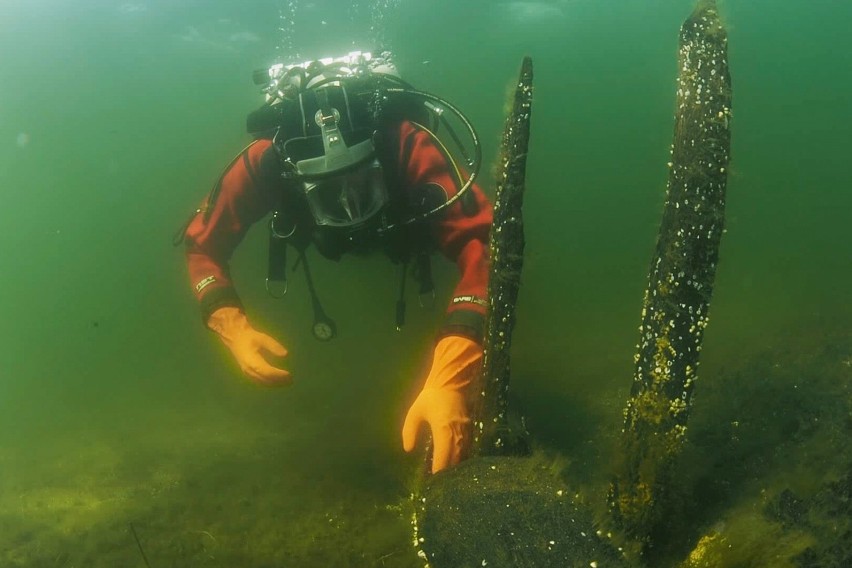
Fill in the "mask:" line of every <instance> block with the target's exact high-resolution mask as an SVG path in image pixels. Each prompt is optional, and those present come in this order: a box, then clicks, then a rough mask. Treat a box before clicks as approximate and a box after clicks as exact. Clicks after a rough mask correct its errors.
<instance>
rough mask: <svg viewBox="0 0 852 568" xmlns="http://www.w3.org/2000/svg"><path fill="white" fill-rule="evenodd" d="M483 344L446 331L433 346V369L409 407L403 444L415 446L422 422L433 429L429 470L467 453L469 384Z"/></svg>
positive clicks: (406, 449)
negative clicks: (445, 335) (446, 333)
mask: <svg viewBox="0 0 852 568" xmlns="http://www.w3.org/2000/svg"><path fill="white" fill-rule="evenodd" d="M481 362H482V347H480V346H479V345H478V344H477V343H475V342H474V341H471V340H470V339H467V338H466V337H460V336H458V335H449V336H447V337H444V338H443V339H441V340H440V341H439V342H438V345H436V346H435V355H434V358H433V359H432V370H431V371H429V376H428V377H427V378H426V383H425V384H424V385H423V390H422V391H420V394H419V395H418V396H417V399H416V400H415V401H414V404H412V405H411V408H410V409H409V410H408V415H407V416H406V417H405V424H404V425H403V426H402V446H403V448H405V451H406V452H410V451H411V450H413V449H414V447H415V445H416V443H417V433H418V432H419V431H420V427H421V426H422V425H423V423H424V422H426V423H428V424H429V428H430V429H431V430H432V446H433V450H432V473H437V472H439V471H441V470H442V469H444V468H446V467H448V466H451V465H455V464H457V463H459V462H460V461H461V460H463V459H464V458H465V457H467V452H468V451H469V449H470V448H469V446H470V435H471V432H470V429H471V424H470V406H471V402H472V401H471V400H470V397H471V395H472V391H474V389H473V388H472V387H471V385H472V384H473V383H474V381H475V379H476V378H477V376H478V375H479V368H480V363H481Z"/></svg>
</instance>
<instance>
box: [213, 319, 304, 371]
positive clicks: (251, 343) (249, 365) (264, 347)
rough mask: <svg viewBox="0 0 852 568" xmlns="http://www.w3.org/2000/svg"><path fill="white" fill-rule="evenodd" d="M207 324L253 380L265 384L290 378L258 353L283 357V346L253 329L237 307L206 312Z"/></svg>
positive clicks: (284, 350)
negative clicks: (208, 317) (207, 314)
mask: <svg viewBox="0 0 852 568" xmlns="http://www.w3.org/2000/svg"><path fill="white" fill-rule="evenodd" d="M207 327H209V328H210V329H212V330H213V331H215V332H216V333H218V334H219V337H221V338H222V342H223V343H224V344H225V345H226V346H227V347H228V349H230V350H231V353H233V354H234V358H235V359H236V360H237V363H238V364H239V365H240V368H241V369H242V371H243V373H244V374H245V375H246V376H247V377H248V378H249V379H251V380H252V381H253V382H255V383H258V384H262V385H267V386H282V385H289V384H290V383H291V382H292V378H291V377H290V373H289V372H287V371H285V370H284V369H279V368H277V367H274V366H272V365H270V364H269V362H268V361H267V360H266V358H265V357H264V356H263V354H262V351H266V352H268V353H269V354H271V355H274V356H275V357H286V356H287V350H286V349H285V348H284V346H283V345H281V344H280V343H278V342H277V341H276V340H275V339H273V338H272V337H270V336H268V335H266V334H265V333H261V332H259V331H257V330H256V329H254V328H253V327H252V326H251V324H250V323H249V321H248V318H246V315H245V314H244V313H243V312H242V311H241V310H240V309H239V308H234V307H224V308H219V309H218V310H216V311H215V312H213V313H212V314H211V315H210V319H209V320H207Z"/></svg>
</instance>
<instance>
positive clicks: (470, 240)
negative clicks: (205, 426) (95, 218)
mask: <svg viewBox="0 0 852 568" xmlns="http://www.w3.org/2000/svg"><path fill="white" fill-rule="evenodd" d="M255 82H256V83H259V84H263V85H265V89H264V91H265V98H266V101H265V104H264V105H263V106H261V107H260V108H259V109H257V110H256V111H254V112H252V113H251V114H249V116H248V119H247V128H248V131H249V133H250V134H252V135H253V137H254V141H253V142H252V143H251V144H249V145H248V146H247V147H246V148H245V149H243V150H242V151H241V152H240V153H239V154H238V155H237V156H236V157H235V158H234V160H233V161H232V162H231V163H230V165H229V166H228V167H227V168H226V169H225V171H224V173H223V174H222V176H221V177H220V178H219V180H218V182H217V183H216V184H215V185H214V187H213V189H212V190H211V192H210V194H209V195H208V196H207V198H206V199H205V200H204V201H203V202H202V204H201V206H200V207H199V208H198V209H197V210H196V211H195V212H194V213H193V215H192V216H191V218H190V220H189V221H188V223H187V225H186V226H185V227H183V228H182V229H181V230H180V231H179V232H178V234H177V235H176V241H177V242H180V241H181V240H183V241H185V243H186V258H187V264H188V268H189V275H190V279H191V285H192V289H193V291H194V294H195V296H196V298H197V300H198V302H199V305H200V308H201V312H202V319H203V322H204V324H205V325H206V327H208V328H209V329H211V330H212V331H214V332H216V333H217V334H218V335H219V337H220V338H221V340H222V342H223V343H224V344H225V345H226V346H227V347H228V349H229V350H230V352H231V353H232V354H233V357H234V358H235V359H236V361H237V363H238V364H239V366H240V368H241V369H242V372H243V373H244V374H245V375H246V376H247V377H248V378H249V379H250V380H252V381H253V382H255V383H258V384H262V385H287V384H290V382H291V375H290V373H289V372H288V371H287V370H285V369H283V368H280V367H278V366H275V365H273V364H272V363H270V360H269V359H268V358H267V357H269V356H272V357H276V358H283V357H286V355H287V349H286V348H285V347H284V346H283V345H282V344H281V343H279V342H278V341H277V340H276V339H274V338H272V337H270V336H269V335H267V334H265V333H262V332H261V331H258V330H257V329H255V327H254V326H253V325H252V323H251V322H250V321H249V319H248V318H247V317H246V313H245V310H244V309H243V305H242V303H241V301H240V298H239V296H238V295H237V292H236V290H235V288H234V285H233V283H232V280H231V277H230V274H229V259H230V258H231V255H232V253H233V252H234V250H235V249H236V247H237V246H238V244H239V243H240V241H241V240H242V238H243V237H244V235H245V234H246V232H247V230H248V229H249V227H250V226H251V225H253V224H254V223H256V222H258V221H260V220H261V219H263V218H265V217H266V216H267V215H268V214H269V213H270V212H271V213H272V215H271V220H270V221H269V267H268V278H267V283H266V284H267V290H268V291H269V292H270V293H271V294H273V295H283V294H284V293H286V289H287V282H286V274H287V267H286V260H285V259H286V253H287V250H288V248H290V249H291V250H292V251H294V253H295V254H296V255H297V265H298V266H299V267H301V269H302V271H303V272H304V274H305V277H306V279H307V285H308V286H307V287H308V291H309V293H310V295H311V302H312V304H313V310H314V324H313V332H314V335H315V336H316V337H317V338H318V339H320V340H329V339H331V338H333V337H334V336H335V334H336V325H335V324H334V322H333V320H331V318H330V317H328V315H327V314H326V313H325V312H324V311H323V309H322V305H321V303H320V301H319V299H318V297H317V294H316V290H315V288H314V285H313V281H312V279H311V273H310V270H309V267H308V262H307V257H306V255H305V250H306V248H308V247H309V246H314V247H315V248H316V249H317V251H318V252H319V253H320V254H321V255H322V256H324V257H326V258H329V259H339V258H340V257H341V256H342V255H344V254H366V253H369V252H372V251H382V252H384V253H385V254H387V256H388V257H389V258H390V260H391V261H392V262H394V263H397V264H400V265H401V266H402V281H401V284H400V297H399V300H398V301H397V306H396V307H397V313H396V316H397V328H399V326H401V325H402V323H403V321H404V309H405V302H404V291H405V280H406V274H407V272H409V271H411V272H413V273H414V278H415V279H416V280H417V283H418V284H419V287H420V290H419V291H420V292H421V294H430V293H433V291H432V282H431V277H430V273H431V271H430V264H429V255H430V252H432V251H433V250H435V249H437V250H440V251H441V252H442V253H443V255H444V256H446V257H447V258H448V259H450V260H451V261H453V262H455V263H456V264H457V266H458V269H459V272H460V278H459V280H458V283H457V284H456V287H455V291H454V293H453V295H452V298H451V300H450V302H449V306H448V307H447V310H446V318H445V322H444V324H443V326H442V327H441V329H440V330H439V332H438V334H437V338H436V343H435V346H434V354H433V359H432V364H431V369H430V371H429V374H428V376H427V377H426V380H425V382H424V383H423V387H422V389H421V391H420V393H419V395H418V396H417V397H416V399H415V400H414V402H413V404H412V405H411V407H410V409H409V411H408V413H407V415H406V418H405V422H404V425H403V428H402V441H403V447H404V449H405V450H406V451H407V452H410V451H412V450H413V449H414V448H415V446H416V441H417V435H418V433H419V431H420V430H421V428H422V427H423V426H425V425H428V427H429V428H430V429H431V434H432V454H431V458H432V471H433V472H437V471H440V470H441V469H444V468H446V467H447V466H449V465H453V464H456V463H458V462H459V461H460V460H462V459H464V457H465V455H466V452H467V451H468V447H469V441H470V437H471V423H470V416H471V405H472V402H473V395H474V393H475V391H476V390H477V389H476V385H475V382H476V379H477V376H478V373H479V367H480V364H481V360H482V354H483V352H482V338H483V328H484V317H485V306H486V301H485V300H486V288H487V279H488V235H489V231H490V227H491V219H492V209H491V205H490V203H489V202H488V200H487V199H486V197H485V196H484V194H483V192H482V191H481V189H480V188H479V187H478V186H477V185H476V184H475V182H474V179H475V177H476V174H477V171H478V169H479V165H480V163H481V151H480V146H479V142H478V139H477V137H476V133H475V131H474V130H473V128H472V126H471V125H470V123H469V122H468V120H467V119H466V118H465V117H464V115H463V114H462V113H461V112H460V111H458V109H456V108H455V107H454V106H453V105H451V104H450V103H448V102H447V101H444V100H443V99H440V98H439V97H436V96H434V95H431V94H429V93H425V92H422V91H416V90H414V89H413V88H412V87H411V86H410V85H408V84H407V83H406V82H404V81H403V80H402V79H400V77H399V75H398V73H397V71H396V68H395V66H394V65H393V63H392V62H391V60H390V54H388V53H387V52H383V53H381V54H376V55H373V54H370V53H366V52H352V53H349V54H348V55H346V56H343V57H339V58H334V59H323V60H316V61H309V62H306V63H302V64H295V65H281V64H278V65H275V66H273V67H271V68H269V69H264V70H262V71H256V72H255ZM446 112H449V113H452V115H454V116H455V117H457V119H458V121H460V122H461V123H462V124H463V125H464V127H465V128H466V129H467V131H468V132H467V134H468V135H469V137H470V139H471V140H472V141H473V146H474V151H475V152H474V158H473V159H470V158H469V157H468V153H467V152H466V151H465V148H464V145H463V144H462V143H461V141H460V139H459V137H458V136H457V133H456V132H455V130H453V128H452V125H451V124H450V122H449V121H447V117H446V116H444V115H445V113H446ZM440 126H443V128H444V131H446V132H447V133H448V135H449V136H450V137H451V139H452V140H453V141H454V143H455V145H456V146H458V152H460V153H461V154H462V157H463V158H464V161H465V162H466V163H465V164H464V166H465V167H460V166H458V165H457V160H456V159H455V158H454V156H453V153H452V152H450V150H448V148H447V145H446V144H444V143H443V142H442V141H441V139H440V138H439V137H438V136H437V134H436V132H437V131H438V129H439V127H440ZM468 171H469V173H468ZM409 269H413V270H409Z"/></svg>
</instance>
